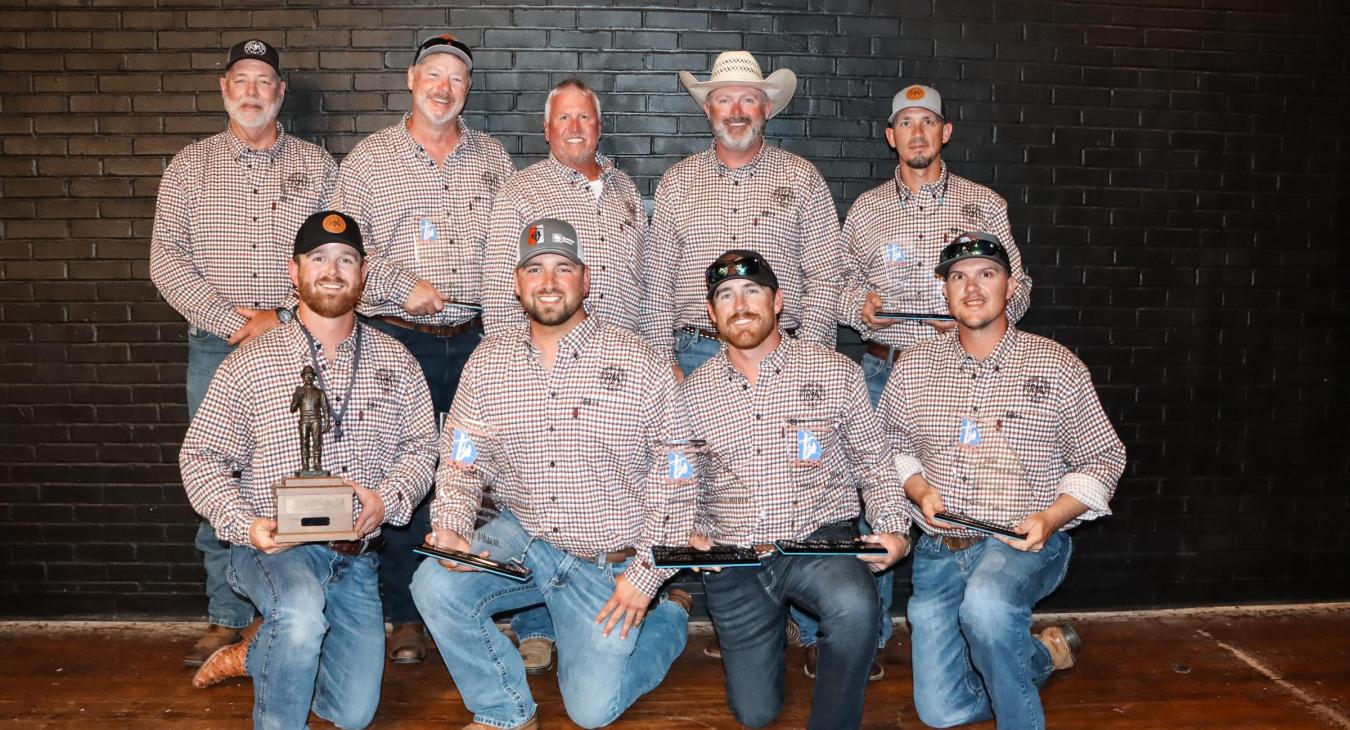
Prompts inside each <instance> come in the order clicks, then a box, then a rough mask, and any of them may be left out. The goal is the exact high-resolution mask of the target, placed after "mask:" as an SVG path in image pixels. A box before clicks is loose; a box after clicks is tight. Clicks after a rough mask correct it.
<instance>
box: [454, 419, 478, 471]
mask: <svg viewBox="0 0 1350 730" xmlns="http://www.w3.org/2000/svg"><path fill="white" fill-rule="evenodd" d="M450 460H451V461H453V462H455V463H457V464H463V465H465V466H469V465H471V464H473V463H474V462H475V461H478V445H477V444H475V443H474V442H473V437H472V436H470V435H469V434H468V432H467V431H461V430H460V429H458V428H457V429H455V435H454V436H453V437H452V439H451V441H450Z"/></svg>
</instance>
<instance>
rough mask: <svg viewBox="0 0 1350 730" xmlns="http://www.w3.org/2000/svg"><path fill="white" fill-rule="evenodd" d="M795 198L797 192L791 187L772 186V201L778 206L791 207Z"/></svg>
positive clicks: (785, 208) (784, 208)
mask: <svg viewBox="0 0 1350 730" xmlns="http://www.w3.org/2000/svg"><path fill="white" fill-rule="evenodd" d="M796 198H797V192H796V191H795V190H793V189H792V188H787V187H783V188H774V190H773V201H774V202H775V203H777V204H778V207H779V208H782V209H783V210H787V209H788V208H791V207H792V201H793V200H796Z"/></svg>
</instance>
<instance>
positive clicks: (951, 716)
mask: <svg viewBox="0 0 1350 730" xmlns="http://www.w3.org/2000/svg"><path fill="white" fill-rule="evenodd" d="M921 697H922V698H921ZM914 712H915V714H917V715H918V716H919V720H920V721H921V722H922V723H923V724H925V725H927V726H928V727H956V726H957V725H966V724H968V723H972V722H975V721H976V720H979V719H981V718H980V717H979V713H976V712H972V711H970V710H969V709H967V708H963V707H957V706H955V705H954V704H952V703H951V702H950V701H949V700H947V699H945V698H941V697H923V696H921V695H920V694H919V693H918V692H917V691H916V692H915V693H914Z"/></svg>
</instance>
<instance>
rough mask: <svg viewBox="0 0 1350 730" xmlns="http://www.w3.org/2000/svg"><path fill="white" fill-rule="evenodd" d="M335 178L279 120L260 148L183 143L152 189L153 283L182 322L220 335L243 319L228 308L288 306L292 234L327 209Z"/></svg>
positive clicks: (212, 140) (214, 140)
mask: <svg viewBox="0 0 1350 730" xmlns="http://www.w3.org/2000/svg"><path fill="white" fill-rule="evenodd" d="M336 181H337V164H336V163H334V162H333V158H332V156H330V155H329V154H328V152H326V151H325V150H324V149H323V148H322V147H319V146H317V145H314V144H310V143H309V142H306V141H304V140H302V139H298V138H296V137H292V136H291V135H289V134H286V132H285V130H284V129H282V128H281V125H280V124H278V125H277V141H276V143H275V144H273V145H272V146H271V147H269V148H268V149H265V150H253V149H249V148H248V147H247V146H246V145H244V143H243V142H241V141H239V138H238V137H235V136H234V133H233V132H231V131H230V130H229V129H226V130H225V131H224V132H221V133H220V134H217V135H214V136H211V137H208V138H206V139H203V140H201V141H198V142H194V143H192V144H190V145H188V146H187V147H184V148H183V149H182V150H181V151H180V152H179V153H178V154H176V155H174V157H173V160H172V161H171V162H170V163H169V167H168V168H167V169H166V170H165V171H164V178H163V179H162V180H161V181H160V183H159V196H158V198H157V199H156V200H155V223H154V227H153V228H152V229H151V234H150V279H151V281H153V282H154V283H155V287H156V288H158V289H159V293H160V294H161V295H162V296H163V297H164V299H165V300H166V301H168V302H169V305H170V306H172V307H173V308H174V309H176V310H178V312H179V313H180V314H182V315H183V317H184V318H186V319H187V321H188V324H190V325H192V326H193V327H196V328H198V329H202V330H206V331H207V332H210V333H211V334H213V335H216V336H217V337H220V338H222V339H229V337H230V335H233V334H234V333H235V331H236V330H238V329H239V328H240V327H242V326H244V323H245V322H247V321H248V320H246V319H244V318H243V317H241V316H239V315H238V314H236V313H235V311H234V308H235V307H244V308H246V309H276V308H278V307H282V306H291V305H293V304H294V303H295V288H294V287H293V286H292V285H291V280H290V277H288V276H287V274H286V264H287V262H289V261H290V259H291V252H292V250H293V249H294V246H295V232H296V231H298V230H300V224H301V223H304V222H305V219H306V218H308V217H309V216H310V214H312V213H315V212H317V211H320V210H324V209H326V208H329V207H331V206H332V204H333V197H334V187H335V185H336Z"/></svg>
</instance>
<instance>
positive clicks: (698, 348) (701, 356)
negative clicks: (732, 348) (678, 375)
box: [675, 330, 722, 376]
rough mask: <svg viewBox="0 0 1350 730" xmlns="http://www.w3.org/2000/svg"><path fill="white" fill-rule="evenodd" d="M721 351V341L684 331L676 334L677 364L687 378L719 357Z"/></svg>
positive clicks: (677, 331) (678, 331)
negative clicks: (703, 365) (695, 370)
mask: <svg viewBox="0 0 1350 730" xmlns="http://www.w3.org/2000/svg"><path fill="white" fill-rule="evenodd" d="M721 351H722V341H721V340H710V339H708V338H707V337H704V336H702V335H696V334H692V333H689V332H685V331H683V330H676V332H675V362H677V363H679V365H680V369H681V370H683V371H684V374H685V375H686V376H687V375H689V373H692V372H694V368H696V367H698V366H699V365H702V364H703V363H705V362H707V361H709V360H711V359H713V358H714V357H717V353H719V352H721Z"/></svg>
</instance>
